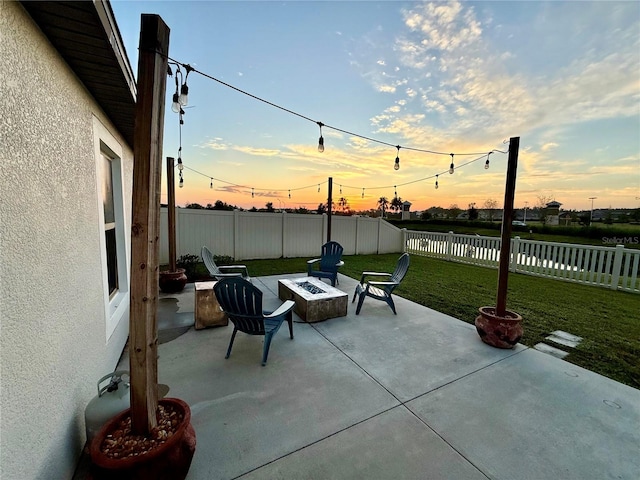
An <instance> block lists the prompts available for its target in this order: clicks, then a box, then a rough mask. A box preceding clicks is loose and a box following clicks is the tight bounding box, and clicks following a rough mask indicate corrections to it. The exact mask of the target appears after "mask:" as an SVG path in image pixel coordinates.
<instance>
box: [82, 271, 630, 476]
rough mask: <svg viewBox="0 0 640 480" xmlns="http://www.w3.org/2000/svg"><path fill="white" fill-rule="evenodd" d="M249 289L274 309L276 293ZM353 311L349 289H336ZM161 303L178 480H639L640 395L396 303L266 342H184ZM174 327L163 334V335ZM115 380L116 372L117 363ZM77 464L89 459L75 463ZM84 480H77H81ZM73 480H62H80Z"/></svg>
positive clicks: (163, 373)
mask: <svg viewBox="0 0 640 480" xmlns="http://www.w3.org/2000/svg"><path fill="white" fill-rule="evenodd" d="M303 276H305V274H303V273H301V274H297V275H287V276H272V277H261V278H254V280H253V281H254V285H256V286H258V288H260V289H261V290H262V291H263V293H264V307H265V308H266V309H268V308H275V307H277V306H278V305H279V304H280V303H281V301H280V300H278V298H277V291H278V279H279V278H297V277H303ZM339 280H340V284H339V288H340V289H341V290H343V291H344V292H347V293H348V294H349V296H350V298H351V295H352V294H353V291H354V289H355V285H356V284H357V282H356V280H353V279H350V278H348V277H345V276H344V275H340V274H339ZM161 298H174V300H164V301H162V302H161V303H162V305H161V306H160V307H159V317H162V318H159V325H160V328H161V332H160V334H162V331H163V330H165V329H166V330H167V331H170V332H174V331H175V332H178V331H179V332H183V333H182V334H181V335H177V336H172V337H171V338H168V339H167V342H166V343H163V344H161V345H160V346H159V348H158V352H159V361H158V373H159V379H158V380H159V382H160V383H162V384H166V385H169V387H170V389H171V390H170V392H169V394H168V396H170V397H178V398H181V399H184V400H185V401H186V402H187V403H189V405H190V406H191V410H192V423H193V425H194V428H195V430H196V435H197V447H196V453H195V456H194V458H193V462H192V465H191V469H190V471H189V474H188V476H187V480H215V479H233V478H246V479H252V480H255V479H268V480H272V479H276V478H286V479H298V478H301V479H307V478H309V479H329V478H331V479H345V480H350V479H353V478H371V479H389V478H398V479H401V478H411V479H423V478H438V479H451V480H458V479H466V478H468V479H476V478H490V479H516V480H518V479H531V480H540V479H547V478H554V479H555V478H562V479H572V478H576V479H578V478H579V479H592V478H593V479H600V478H621V479H635V478H637V475H636V473H637V471H640V460H639V457H638V456H637V448H638V445H640V432H639V431H638V429H637V425H638V424H640V390H636V389H634V388H631V387H628V386H626V385H622V384H620V383H617V382H615V381H613V380H610V379H607V378H605V377H602V376H600V375H598V374H595V373H593V372H589V371H587V370H584V369H582V368H580V367H577V366H574V365H572V364H570V363H568V362H565V361H562V360H559V359H557V358H554V357H552V356H550V355H547V354H544V353H541V352H538V351H536V350H534V349H528V348H526V347H523V346H522V345H518V346H517V348H516V349H514V350H500V349H495V348H492V347H490V346H488V345H486V344H484V343H482V341H481V340H480V339H479V337H478V335H477V333H476V332H475V328H474V327H473V325H470V324H467V323H465V322H462V321H460V320H457V319H454V318H452V317H448V316H446V315H443V314H441V313H438V312H435V311H433V310H430V309H428V308H426V307H423V306H420V305H417V304H413V303H412V302H409V301H407V300H404V299H402V298H400V297H396V306H397V310H398V315H397V316H396V315H393V313H392V312H391V310H390V309H389V307H388V306H387V305H386V304H385V303H384V302H377V301H375V300H373V299H367V300H366V301H365V303H364V306H363V308H362V312H361V314H360V315H358V316H356V315H355V304H352V303H349V306H348V314H347V316H346V317H342V318H333V319H328V320H326V321H323V322H319V323H314V324H307V323H304V322H302V321H301V320H300V319H299V318H298V317H297V316H295V315H294V320H295V321H296V322H302V323H295V324H294V335H295V338H294V339H293V340H290V339H289V336H288V329H287V328H286V326H285V327H283V328H281V330H280V331H279V332H278V333H277V334H276V336H275V337H274V339H273V342H272V345H271V351H270V353H269V361H268V363H267V366H265V367H262V366H261V365H260V358H261V352H262V341H263V338H262V337H255V336H248V335H244V334H241V333H239V334H238V336H237V337H236V341H235V343H234V347H233V351H232V353H231V357H230V358H229V359H228V360H225V359H224V355H225V353H226V349H227V345H228V342H229V338H230V336H231V332H232V325H231V324H230V325H229V326H225V327H215V328H208V329H204V330H198V331H196V330H195V329H194V328H193V327H192V326H190V325H192V324H193V310H194V299H193V292H192V291H190V290H189V286H188V287H187V289H186V290H185V292H182V293H181V294H177V295H175V294H174V295H173V296H172V297H167V296H163V295H161ZM172 318H173V321H172ZM118 367H119V368H125V369H127V368H128V356H127V354H126V352H125V354H123V358H122V359H121V361H120V363H119V366H118ZM84 461H85V465H86V458H85V459H84ZM85 470H86V468H85ZM85 470H83V469H82V468H79V471H78V472H76V475H75V476H74V479H76V480H80V479H83V478H85V476H84V471H85Z"/></svg>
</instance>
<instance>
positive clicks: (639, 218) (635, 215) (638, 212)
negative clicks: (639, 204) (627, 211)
mask: <svg viewBox="0 0 640 480" xmlns="http://www.w3.org/2000/svg"><path fill="white" fill-rule="evenodd" d="M630 217H631V219H632V220H635V221H636V222H640V208H636V209H635V210H634V211H633V212H631V215H630Z"/></svg>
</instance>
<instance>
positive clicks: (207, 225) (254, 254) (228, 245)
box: [160, 208, 404, 263]
mask: <svg viewBox="0 0 640 480" xmlns="http://www.w3.org/2000/svg"><path fill="white" fill-rule="evenodd" d="M167 224H168V214H167V208H162V209H161V211H160V263H168V262H169V240H168V238H169V237H168V226H167ZM327 228H328V217H327V215H312V214H294V213H284V212H283V213H266V212H240V211H233V212H229V211H221V210H196V209H188V208H176V256H177V257H178V258H179V257H180V256H182V255H185V254H193V255H200V249H201V248H202V246H203V245H206V246H207V247H208V248H209V249H210V250H211V251H212V252H213V253H214V255H227V256H229V257H233V258H235V259H236V260H250V259H256V258H281V257H282V258H291V257H309V258H314V257H317V256H319V255H320V250H321V247H322V245H323V244H324V243H325V242H326V241H327ZM331 239H332V240H335V241H336V242H338V243H340V245H342V247H343V248H344V254H345V255H366V254H376V253H395V252H402V251H403V248H404V241H403V230H400V229H399V228H397V227H395V226H393V225H391V224H390V223H389V222H387V221H385V220H382V219H381V218H367V217H344V216H332V217H331Z"/></svg>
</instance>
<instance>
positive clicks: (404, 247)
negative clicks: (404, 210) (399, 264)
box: [400, 228, 407, 253]
mask: <svg viewBox="0 0 640 480" xmlns="http://www.w3.org/2000/svg"><path fill="white" fill-rule="evenodd" d="M400 251H401V252H402V253H405V252H406V251H407V229H406V228H403V229H402V250H400Z"/></svg>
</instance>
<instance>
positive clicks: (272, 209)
mask: <svg viewBox="0 0 640 480" xmlns="http://www.w3.org/2000/svg"><path fill="white" fill-rule="evenodd" d="M265 208H266V209H267V210H266V211H267V212H270V213H271V212H275V210H274V208H273V202H267V203H266V204H265Z"/></svg>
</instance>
